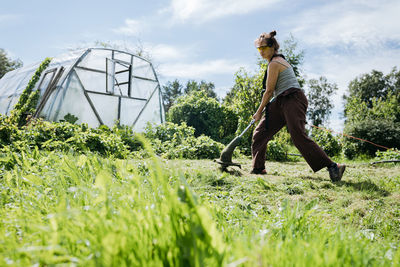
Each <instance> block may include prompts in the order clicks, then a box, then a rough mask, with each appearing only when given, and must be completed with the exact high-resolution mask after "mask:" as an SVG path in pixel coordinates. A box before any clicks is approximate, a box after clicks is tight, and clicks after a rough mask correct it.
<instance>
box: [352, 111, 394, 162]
mask: <svg viewBox="0 0 400 267" xmlns="http://www.w3.org/2000/svg"><path fill="white" fill-rule="evenodd" d="M345 130H346V134H349V135H352V136H356V137H359V138H362V139H365V140H368V141H371V142H373V143H375V144H378V145H382V146H386V147H394V148H400V123H396V122H394V121H391V120H375V119H370V118H365V119H364V120H362V121H357V122H351V123H348V124H347V125H346V127H345ZM349 142H352V143H354V145H355V146H356V147H357V149H356V151H357V154H368V155H369V156H375V152H376V151H377V150H378V149H380V148H379V147H377V146H375V145H373V144H370V143H368V142H363V141H359V140H351V141H349Z"/></svg>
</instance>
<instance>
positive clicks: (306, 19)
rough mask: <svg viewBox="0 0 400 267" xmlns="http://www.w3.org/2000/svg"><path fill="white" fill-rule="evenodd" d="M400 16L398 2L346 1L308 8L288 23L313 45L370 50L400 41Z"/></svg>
mask: <svg viewBox="0 0 400 267" xmlns="http://www.w3.org/2000/svg"><path fill="white" fill-rule="evenodd" d="M399 14H400V2H399V1H397V0H389V1H357V0H352V1H351V0H342V1H332V2H330V3H329V4H326V5H324V6H315V7H314V8H307V9H306V11H304V12H303V13H301V14H300V15H298V16H295V17H294V19H293V20H289V21H288V22H287V23H286V24H287V25H289V26H290V27H291V28H292V29H293V30H292V32H293V33H294V34H295V35H296V36H301V40H302V41H304V42H306V43H307V44H310V45H318V46H321V45H323V46H325V47H333V46H336V45H341V47H342V49H370V48H371V47H382V46H384V45H385V43H386V42H388V41H392V40H400V23H399V18H398V17H399Z"/></svg>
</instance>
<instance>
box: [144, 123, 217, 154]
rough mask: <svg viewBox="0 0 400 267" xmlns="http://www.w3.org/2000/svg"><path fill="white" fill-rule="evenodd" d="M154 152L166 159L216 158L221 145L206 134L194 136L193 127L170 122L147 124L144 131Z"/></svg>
mask: <svg viewBox="0 0 400 267" xmlns="http://www.w3.org/2000/svg"><path fill="white" fill-rule="evenodd" d="M144 135H145V137H147V138H148V139H149V140H150V142H151V143H152V146H153V148H154V150H155V152H156V153H157V154H158V155H161V156H162V157H165V158H168V159H174V158H187V159H207V158H208V159H213V158H218V157H219V156H220V153H221V151H222V149H223V145H222V144H221V143H218V142H216V141H214V140H212V139H211V138H210V137H208V136H204V135H201V136H199V137H196V136H195V129H194V128H193V127H190V126H187V125H186V123H182V124H180V125H178V124H174V123H171V122H166V123H164V124H161V125H158V126H154V125H151V124H150V125H148V126H147V128H146V130H145V133H144Z"/></svg>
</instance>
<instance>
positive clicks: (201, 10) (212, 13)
mask: <svg viewBox="0 0 400 267" xmlns="http://www.w3.org/2000/svg"><path fill="white" fill-rule="evenodd" d="M278 1H280V0H247V1H243V0H219V1H213V0H172V1H171V4H170V7H169V8H167V10H168V11H170V12H172V16H173V19H174V20H176V21H179V22H186V21H189V22H193V23H201V22H205V21H209V20H212V19H217V18H220V17H224V16H229V15H241V14H247V13H250V12H253V11H257V10H259V9H263V8H266V7H268V6H271V5H273V4H274V3H276V2H278Z"/></svg>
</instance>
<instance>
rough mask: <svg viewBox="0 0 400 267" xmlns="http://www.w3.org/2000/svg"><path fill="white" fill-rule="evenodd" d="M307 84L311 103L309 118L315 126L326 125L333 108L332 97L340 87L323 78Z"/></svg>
mask: <svg viewBox="0 0 400 267" xmlns="http://www.w3.org/2000/svg"><path fill="white" fill-rule="evenodd" d="M307 84H308V90H307V98H308V103H309V104H308V110H307V117H308V119H309V120H311V122H312V124H313V125H315V126H319V125H321V124H325V123H326V122H327V121H328V119H329V115H330V114H331V110H332V108H333V104H332V100H331V96H332V95H333V94H334V93H335V92H336V91H337V90H338V87H337V85H336V84H335V83H329V82H328V80H327V79H326V78H325V77H323V76H321V77H320V78H319V79H318V80H317V79H311V80H309V81H308V82H307Z"/></svg>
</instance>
